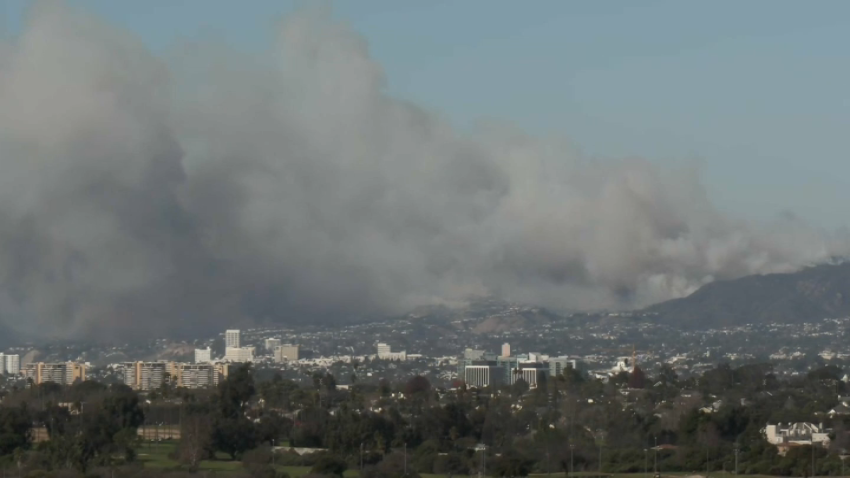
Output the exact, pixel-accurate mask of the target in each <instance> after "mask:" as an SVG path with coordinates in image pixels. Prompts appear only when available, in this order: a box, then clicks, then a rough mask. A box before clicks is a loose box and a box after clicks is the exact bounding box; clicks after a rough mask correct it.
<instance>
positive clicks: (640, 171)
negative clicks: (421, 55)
mask: <svg viewBox="0 0 850 478" xmlns="http://www.w3.org/2000/svg"><path fill="white" fill-rule="evenodd" d="M278 37H279V42H278V44H277V45H275V48H272V49H271V50H270V51H271V52H272V53H271V54H270V55H269V56H267V57H263V58H254V57H250V58H249V57H244V56H240V55H239V54H236V53H234V52H230V51H227V50H226V48H225V47H223V46H222V45H218V44H205V43H203V42H196V43H191V44H187V45H186V46H185V47H184V48H182V49H180V50H179V51H175V52H172V54H171V55H170V56H169V58H168V59H164V58H159V57H156V56H155V55H153V54H152V53H151V52H149V51H147V50H146V49H145V47H144V46H143V45H142V44H141V42H140V41H138V40H137V39H135V38H134V37H133V36H132V35H130V34H129V33H128V32H125V31H122V30H120V29H117V28H115V27H113V26H110V25H108V24H106V23H104V22H102V21H101V20H99V19H96V18H93V17H90V16H87V15H85V14H83V13H81V12H78V11H75V10H73V9H70V8H68V7H66V6H64V5H62V4H58V3H44V4H38V6H37V7H36V8H35V9H34V10H33V11H32V12H31V15H30V18H29V21H28V23H27V25H26V27H25V28H24V30H23V32H22V33H21V34H20V36H19V37H18V38H16V39H14V41H13V42H11V43H8V44H0V168H2V170H0V323H2V324H6V325H9V326H11V327H12V328H13V329H15V330H18V331H21V332H24V333H27V334H35V335H37V336H40V337H45V338H74V337H85V336H100V337H111V338H123V337H138V336H140V335H143V334H148V335H166V334H169V333H186V332H187V331H192V330H198V329H200V328H206V329H210V328H221V327H224V326H226V325H229V324H239V323H251V322H266V321H277V322H282V323H286V322H287V321H294V320H298V321H302V322H303V321H305V320H332V319H335V320H345V319H347V318H350V317H352V316H357V315H362V314H394V313H398V312H403V311H405V310H407V309H409V308H411V307H415V306H417V305H425V304H434V303H453V302H455V301H460V300H463V299H464V298H467V297H469V296H470V295H482V294H492V295H495V296H498V297H502V298H505V299H509V300H518V301H524V302H529V303H536V304H540V305H544V306H549V307H556V308H570V309H596V308H618V309H622V308H632V307H639V306H644V305H647V304H651V303H654V302H658V301H662V300H666V299H671V298H676V297H681V296H683V295H686V294H688V293H690V292H692V291H693V290H695V289H696V288H698V287H699V286H701V285H703V284H705V283H707V282H710V281H712V280H716V279H724V278H734V277H739V276H742V275H746V274H753V273H767V272H782V271H791V270H795V269H798V268H800V267H802V266H805V265H808V264H811V263H816V262H819V261H823V260H826V259H828V258H829V257H831V256H835V255H845V254H847V252H848V249H850V248H848V244H850V243H849V242H848V240H847V239H846V238H845V237H844V236H843V235H839V234H833V233H828V232H823V231H820V230H817V229H815V228H812V227H809V226H807V225H806V224H805V223H804V222H803V221H801V220H798V219H796V218H793V217H790V216H789V217H784V218H780V219H778V220H777V221H775V222H774V223H771V224H753V223H748V222H744V221H742V220H739V219H736V218H734V217H727V216H725V215H724V214H722V213H720V212H719V211H718V210H717V209H716V208H715V207H714V206H713V205H712V203H711V201H710V198H708V197H707V195H706V192H705V190H704V188H703V187H702V185H701V183H700V179H699V174H698V170H697V169H696V168H684V169H683V170H675V171H672V170H663V169H659V168H658V167H657V166H655V165H653V164H651V163H650V162H648V161H646V160H641V159H610V160H606V159H590V158H586V157H582V156H581V155H579V154H577V153H576V152H575V151H574V150H572V149H571V148H570V147H568V146H566V145H567V141H565V140H561V139H558V138H538V137H534V136H530V135H527V134H525V133H523V132H522V131H520V130H518V129H516V128H514V127H511V126H506V125H502V124H496V123H494V124H486V125H482V126H480V127H479V128H477V129H476V130H475V131H474V132H471V133H467V132H461V131H458V130H455V129H453V128H452V127H451V125H450V124H448V123H447V122H446V121H445V120H443V119H442V118H441V117H440V115H439V113H438V112H433V111H430V110H429V109H428V107H427V105H424V106H422V105H415V104H411V103H409V102H405V101H401V100H399V99H395V98H392V97H390V96H388V95H387V94H386V93H385V92H384V76H383V71H382V69H381V66H380V65H379V64H377V63H376V62H375V61H374V60H373V59H372V58H371V57H370V56H369V51H368V47H367V45H366V43H365V41H364V40H363V38H362V37H360V36H359V35H358V34H357V33H356V32H353V31H352V30H351V29H350V28H349V27H348V26H347V25H346V24H345V23H341V22H339V21H336V20H334V19H332V18H331V17H330V15H328V14H327V12H322V11H316V10H305V11H302V12H299V13H296V14H294V15H291V16H289V17H287V18H285V19H284V20H283V21H282V22H281V23H280V26H279V36H278ZM575 139H576V140H577V141H578V142H579V143H580V140H581V138H575Z"/></svg>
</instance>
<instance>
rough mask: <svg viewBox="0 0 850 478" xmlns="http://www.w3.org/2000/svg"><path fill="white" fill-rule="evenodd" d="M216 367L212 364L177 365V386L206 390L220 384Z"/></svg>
mask: <svg viewBox="0 0 850 478" xmlns="http://www.w3.org/2000/svg"><path fill="white" fill-rule="evenodd" d="M217 373H218V372H217V371H216V367H215V365H213V364H211V363H194V364H190V363H181V364H178V365H177V386H178V387H182V388H206V387H209V386H211V385H214V384H216V383H218V380H216V374H217Z"/></svg>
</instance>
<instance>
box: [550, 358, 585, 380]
mask: <svg viewBox="0 0 850 478" xmlns="http://www.w3.org/2000/svg"><path fill="white" fill-rule="evenodd" d="M567 368H572V369H573V370H576V371H578V372H583V371H584V367H583V365H582V363H581V362H580V361H578V360H577V359H574V358H570V357H550V358H549V375H551V376H552V377H557V376H558V375H563V374H564V371H565V370H566V369H567Z"/></svg>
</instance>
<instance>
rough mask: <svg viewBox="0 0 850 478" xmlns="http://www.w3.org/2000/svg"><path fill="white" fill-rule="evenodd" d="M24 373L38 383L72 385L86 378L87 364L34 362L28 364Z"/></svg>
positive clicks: (25, 376) (27, 377)
mask: <svg viewBox="0 0 850 478" xmlns="http://www.w3.org/2000/svg"><path fill="white" fill-rule="evenodd" d="M22 373H23V375H24V378H26V379H32V381H33V383H34V384H36V385H39V384H42V383H45V382H54V383H58V384H60V385H72V384H73V383H74V382H76V381H80V382H84V381H85V380H86V365H85V364H83V363H78V362H58V363H44V362H34V363H29V364H26V365H25V366H24V368H23V370H22Z"/></svg>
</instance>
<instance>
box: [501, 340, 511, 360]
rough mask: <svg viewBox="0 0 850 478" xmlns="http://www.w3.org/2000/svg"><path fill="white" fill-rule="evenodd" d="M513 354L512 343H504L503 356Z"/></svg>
mask: <svg viewBox="0 0 850 478" xmlns="http://www.w3.org/2000/svg"><path fill="white" fill-rule="evenodd" d="M510 356H511V344H509V343H507V342H505V343H503V344H502V357H510Z"/></svg>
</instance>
